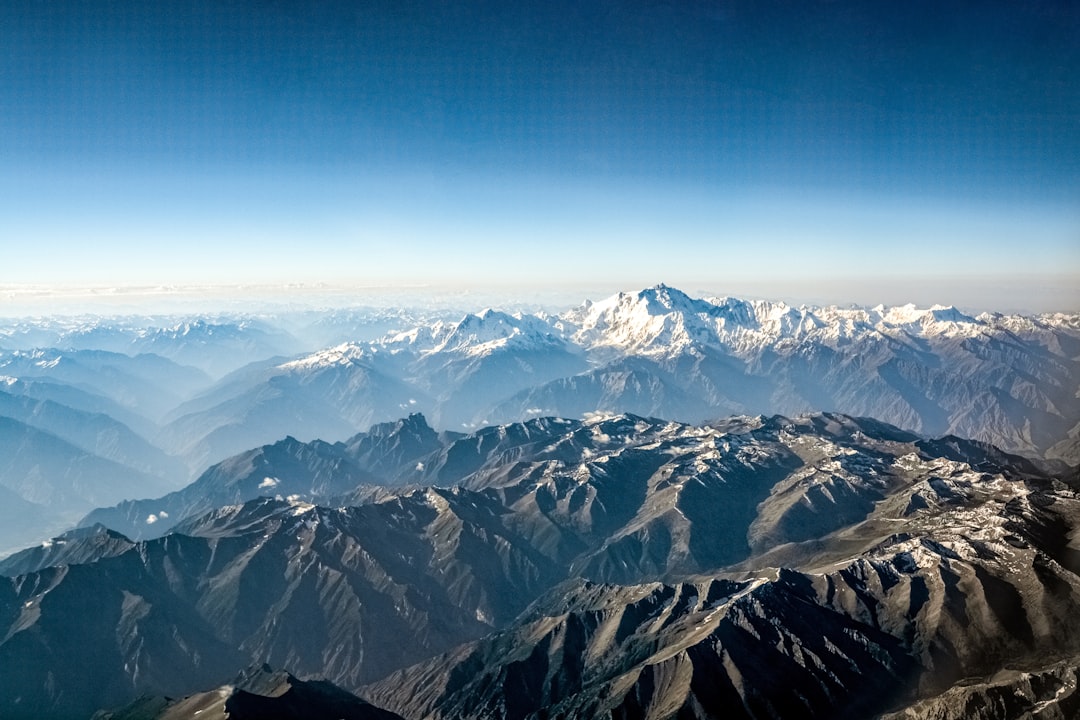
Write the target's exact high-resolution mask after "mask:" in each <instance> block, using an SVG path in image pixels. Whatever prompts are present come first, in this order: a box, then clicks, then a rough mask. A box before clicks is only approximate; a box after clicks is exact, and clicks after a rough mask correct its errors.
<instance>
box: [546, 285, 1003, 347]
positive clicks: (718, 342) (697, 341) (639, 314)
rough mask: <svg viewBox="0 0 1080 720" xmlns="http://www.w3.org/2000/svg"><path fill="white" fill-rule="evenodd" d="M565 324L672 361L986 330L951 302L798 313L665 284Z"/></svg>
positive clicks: (569, 316)
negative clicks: (695, 294)
mask: <svg viewBox="0 0 1080 720" xmlns="http://www.w3.org/2000/svg"><path fill="white" fill-rule="evenodd" d="M559 323H560V325H561V326H562V327H563V328H564V329H565V330H566V332H567V334H568V335H569V336H570V337H571V338H572V339H573V341H574V342H576V343H578V344H580V345H582V346H584V347H585V349H586V350H590V351H600V352H601V353H606V354H612V353H614V354H631V353H637V354H644V355H650V356H669V357H673V356H677V355H680V354H685V353H691V354H694V353H697V352H700V351H701V350H702V349H703V348H705V347H717V348H722V349H723V350H724V351H725V352H731V353H734V354H736V355H741V356H748V355H752V354H754V353H756V352H760V351H761V350H762V349H763V348H765V347H767V346H771V345H775V344H777V343H780V344H783V343H801V342H804V341H815V342H821V343H824V344H826V345H835V344H836V343H840V342H850V341H853V340H856V339H858V338H861V337H864V336H868V335H872V334H876V335H881V334H895V333H896V332H904V333H909V334H910V333H918V334H922V335H927V336H929V335H940V336H949V337H951V336H956V335H961V336H964V335H970V334H977V333H978V332H980V329H981V328H982V327H983V326H984V325H985V322H984V321H983V320H981V319H976V318H973V317H970V316H968V315H965V314H964V313H962V312H960V311H959V310H957V309H956V308H955V307H952V306H945V305H934V306H933V307H931V308H929V309H925V308H919V307H917V306H915V305H914V304H908V305H902V306H899V307H886V306H884V305H878V306H877V307H874V308H872V309H865V308H859V307H851V308H839V307H836V306H829V307H820V308H818V307H808V306H802V307H799V308H794V307H791V306H789V305H787V304H785V303H783V302H769V301H763V300H743V299H740V298H735V297H716V298H707V299H698V298H692V297H690V296H688V295H687V294H686V293H684V292H682V291H680V290H677V289H675V288H672V287H669V286H667V285H664V284H659V285H655V286H653V287H650V288H646V289H644V290H641V291H639V292H636V293H624V292H620V293H617V294H615V295H612V296H611V297H608V298H606V299H604V300H600V301H597V302H595V303H585V304H583V305H581V306H579V307H578V308H576V309H574V310H571V311H569V312H567V313H564V314H563V315H562V316H561V318H560V320H559Z"/></svg>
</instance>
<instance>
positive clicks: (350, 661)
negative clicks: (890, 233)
mask: <svg viewBox="0 0 1080 720" xmlns="http://www.w3.org/2000/svg"><path fill="white" fill-rule="evenodd" d="M425 428H426V426H421V423H420V422H419V419H418V418H411V419H410V421H407V422H403V423H401V424H400V425H399V426H390V427H385V428H382V429H381V430H380V432H379V433H376V434H375V436H367V437H360V438H358V439H357V442H355V443H354V444H353V445H352V450H351V451H350V450H348V448H347V447H346V446H344V445H342V446H327V445H325V444H323V445H322V446H319V447H322V448H323V449H325V448H326V447H331V448H335V452H342V453H345V452H352V453H353V455H352V456H351V458H352V460H353V461H354V462H356V463H357V464H358V465H359V463H360V458H363V463H364V466H365V467H366V468H374V467H376V466H381V467H383V468H384V470H383V472H385V473H386V475H385V477H395V478H397V479H398V480H404V479H405V478H406V477H407V478H408V479H409V481H410V482H416V483H421V485H420V486H417V485H408V486H403V487H401V488H400V489H398V490H386V491H384V494H381V495H376V496H372V497H368V498H367V499H365V500H364V501H363V503H364V504H360V505H342V504H340V503H338V504H336V506H330V507H319V506H315V505H310V504H306V503H303V502H300V501H299V500H297V499H293V500H292V501H289V500H288V499H282V500H274V499H271V498H262V499H254V500H249V501H248V502H246V503H243V504H240V505H228V506H225V507H220V508H218V509H214V510H211V511H210V512H207V513H205V514H202V515H199V516H197V517H192V518H189V519H187V520H185V521H183V522H182V523H181V524H180V525H178V526H176V527H174V528H173V532H172V533H171V534H168V535H166V536H164V537H161V538H155V539H148V540H143V541H139V542H130V541H126V540H123V539H120V538H117V537H116V536H113V535H109V534H108V533H107V532H106V531H104V530H102V529H99V530H98V531H94V532H91V531H87V532H86V533H85V534H84V535H82V536H80V537H68V538H65V539H64V540H65V542H64V543H63V546H64V549H63V550H62V554H60V552H61V551H56V550H53V551H52V552H53V553H56V554H50V553H49V552H48V551H49V550H51V548H41V549H38V550H33V551H30V552H29V553H26V554H23V555H20V556H16V557H13V558H12V559H11V561H10V562H9V564H7V565H6V566H5V571H7V572H11V573H14V575H13V576H11V577H9V578H5V579H0V638H3V640H0V678H2V680H0V689H2V690H3V692H0V697H3V698H6V700H4V702H6V703H7V704H6V705H5V706H4V707H2V708H0V713H3V714H5V716H8V715H13V714H17V712H19V711H21V710H20V709H21V708H25V707H35V708H39V709H43V710H44V711H45V712H47V713H48V714H49V715H50V716H52V717H77V716H82V717H85V716H86V715H87V714H89V713H90V712H92V711H93V710H95V709H99V708H106V707H116V706H120V705H122V704H123V703H125V702H130V701H131V700H133V699H134V698H135V697H137V696H139V695H144V694H156V695H167V696H170V697H178V696H181V695H187V694H191V693H194V692H199V691H203V690H205V688H207V687H214V686H215V685H219V684H222V683H227V682H228V680H229V678H231V677H233V676H234V675H235V673H236V672H237V669H238V668H242V667H246V666H248V665H250V664H251V663H253V662H254V663H262V662H269V663H270V664H271V665H274V666H277V667H288V668H290V671H292V672H294V673H296V674H297V675H298V676H299V677H306V676H316V677H325V678H326V679H328V680H330V681H331V682H334V683H336V684H338V685H340V686H341V687H343V688H344V689H346V690H348V691H350V692H353V691H357V692H359V694H361V695H362V696H364V697H367V698H368V699H370V700H371V701H372V702H373V703H375V704H376V705H377V706H379V707H385V708H387V709H388V710H391V711H393V712H396V713H398V714H400V715H401V716H402V717H407V718H420V717H447V718H449V717H500V718H502V717H506V718H509V717H550V716H554V715H561V716H564V717H657V718H659V717H672V716H674V715H676V714H680V716H686V717H715V716H717V714H718V713H719V712H720V709H721V708H726V710H725V712H728V711H731V712H735V711H736V710H737V709H738V708H742V712H743V713H744V715H745V716H747V717H794V716H799V717H835V716H836V715H837V713H838V712H840V711H841V709H845V710H844V711H845V712H849V713H851V714H852V715H851V716H853V717H870V716H871V715H872V714H873V713H877V712H885V711H893V710H901V709H902V708H903V707H905V706H906V705H907V704H910V703H913V702H918V701H922V700H924V699H926V698H931V697H933V696H935V695H936V694H938V693H940V692H942V691H945V690H948V689H949V688H950V687H951V686H953V685H954V684H955V683H956V682H958V681H960V680H961V679H964V678H971V677H986V678H989V677H990V676H992V675H994V674H995V673H997V672H998V671H1000V670H1005V669H1015V670H1016V671H1018V672H1019V671H1024V670H1025V669H1026V668H1025V666H1032V665H1034V664H1037V663H1046V662H1049V661H1050V660H1054V661H1055V662H1056V661H1057V660H1061V659H1067V658H1069V657H1075V656H1077V655H1080V635H1078V634H1077V632H1076V630H1075V628H1074V627H1073V624H1072V623H1071V621H1070V620H1069V618H1070V617H1072V616H1073V615H1074V614H1075V612H1076V611H1077V610H1078V609H1080V608H1078V607H1077V602H1078V600H1080V578H1078V577H1077V575H1076V573H1077V571H1080V563H1078V561H1077V558H1078V557H1080V555H1078V554H1077V550H1076V549H1074V548H1073V547H1072V546H1071V542H1072V541H1071V539H1070V538H1071V534H1072V533H1073V532H1074V531H1075V529H1076V528H1077V522H1078V521H1080V501H1078V499H1077V497H1076V495H1075V492H1074V490H1073V489H1072V488H1071V487H1070V486H1068V485H1066V484H1064V483H1062V482H1061V481H1059V480H1055V479H1053V478H1051V477H1048V476H1046V475H1045V474H1044V473H1043V472H1042V471H1040V470H1039V469H1038V468H1037V467H1036V466H1034V465H1032V464H1031V463H1029V462H1027V461H1024V460H1022V459H1020V458H1017V457H1014V456H1010V455H1006V454H1003V453H1001V452H999V451H997V450H995V449H993V448H992V447H989V446H985V445H981V444H978V443H973V442H970V441H965V440H961V439H958V438H944V439H941V440H926V439H923V438H921V437H919V436H917V435H914V434H911V433H908V432H905V431H901V430H898V429H897V428H895V427H891V426H888V425H884V424H882V423H878V422H876V421H872V420H865V419H853V418H850V417H846V416H841V415H833V414H818V415H811V416H806V417H802V418H796V419H788V418H784V417H780V416H777V417H773V418H766V419H762V418H734V419H732V420H728V421H724V422H718V423H715V424H713V425H708V426H695V425H686V424H680V423H674V422H667V421H659V420H648V419H645V418H640V417H635V416H628V415H621V416H615V417H610V418H604V419H594V420H590V421H585V422H582V421H574V420H559V419H550V418H548V419H537V420H533V421H529V422H526V423H518V424H512V425H507V426H499V427H491V428H485V429H483V430H481V431H478V432H475V433H472V434H469V435H449V436H443V437H441V438H440V437H439V436H437V435H435V433H434V432H433V431H431V430H430V428H426V430H425ZM406 429H407V430H406ZM406 438H412V439H411V440H409V441H408V442H406ZM410 442H415V443H416V444H415V445H411V446H410V445H409V443H410ZM304 447H307V448H309V449H312V448H313V447H314V446H313V445H309V446H304ZM360 448H363V451H362V452H361V451H360ZM302 449H303V448H302V447H301V446H300V445H299V444H297V446H296V447H295V448H294V450H302ZM416 452H424V454H423V455H421V456H420V457H422V458H423V459H421V460H415V458H416V457H417V455H415V454H414V453H416ZM301 454H302V453H301ZM317 454H318V453H317V452H316V453H315V456H317ZM286 455H287V456H288V457H290V458H293V457H296V456H295V455H294V454H292V452H290V453H286ZM253 457H254V456H253ZM267 457H269V456H267ZM250 459H251V458H249V460H250ZM406 468H409V470H408V472H406ZM262 472H263V469H262V468H260V469H259V470H258V471H256V472H255V473H254V475H253V474H252V473H250V472H249V473H246V474H245V473H239V474H238V477H258V475H259V474H261V473H262ZM395 472H396V473H399V474H395ZM283 474H284V473H282V475H283ZM423 483H426V484H423ZM432 483H434V485H432ZM226 484H227V481H226ZM339 489H340V488H339V487H335V488H334V489H333V490H334V492H337V491H338V490H339ZM332 505H333V504H332ZM91 546H92V547H91ZM88 548H90V549H89V551H88ZM93 548H100V550H96V551H95V550H94V549H93ZM777 668H780V669H781V670H782V672H779V673H778V672H777V671H776V670H777ZM1040 697H1041V696H1040ZM732 708H734V709H736V710H732Z"/></svg>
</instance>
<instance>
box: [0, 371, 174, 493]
mask: <svg viewBox="0 0 1080 720" xmlns="http://www.w3.org/2000/svg"><path fill="white" fill-rule="evenodd" d="M8 386H9V385H5V384H0V416H3V417H8V418H11V419H13V420H18V421H20V422H22V423H24V424H26V425H29V426H31V427H34V428H37V429H38V430H42V431H44V432H47V433H50V434H52V435H55V436H57V437H59V438H61V439H63V440H65V441H67V442H69V443H71V444H72V445H74V446H75V447H77V448H80V449H82V450H85V451H87V452H89V453H92V454H94V455H97V456H100V457H102V458H105V459H107V460H112V461H114V462H116V463H119V464H121V465H126V466H127V467H130V468H132V469H135V470H138V471H140V472H144V473H146V474H148V475H153V476H155V477H158V478H161V479H162V480H163V481H165V482H166V483H179V482H182V481H183V480H185V479H186V472H185V470H184V468H183V465H182V463H180V462H179V461H178V460H177V459H175V458H172V457H169V456H168V455H166V454H165V453H164V452H162V451H161V450H159V449H158V448H157V447H155V446H154V445H152V444H150V442H149V441H148V440H146V439H145V438H143V437H142V436H140V435H138V434H136V433H135V432H134V431H132V430H131V429H130V428H129V427H128V426H127V425H124V424H123V423H122V422H120V421H118V420H114V419H113V418H112V417H110V416H108V415H105V414H104V413H89V412H85V411H82V410H76V409H74V408H71V407H68V406H66V405H62V404H60V403H57V402H54V401H52V400H37V399H35V398H33V397H30V396H28V395H12V394H9V393H7V392H5V391H4V390H5V389H6V387H8ZM57 394H59V393H57Z"/></svg>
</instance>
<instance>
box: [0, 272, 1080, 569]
mask: <svg viewBox="0 0 1080 720" xmlns="http://www.w3.org/2000/svg"><path fill="white" fill-rule="evenodd" d="M342 339H348V342H345V343H344V344H341V343H340V341H341V340H342ZM332 342H338V343H339V344H337V345H330V343H332ZM0 346H2V347H0V556H2V555H5V554H9V553H11V552H14V551H15V550H18V549H19V548H21V547H25V546H26V545H28V544H32V543H38V542H42V541H44V540H46V539H48V538H50V537H52V536H53V535H55V534H57V533H60V532H63V531H64V530H66V529H68V528H70V527H72V526H73V525H74V524H75V523H76V522H78V520H79V519H80V518H82V517H83V516H85V515H86V514H87V513H88V512H90V511H91V510H93V509H94V508H99V507H108V506H113V505H115V504H117V503H119V502H121V501H128V500H132V499H135V498H153V497H161V496H164V495H166V494H167V493H169V492H170V491H179V490H181V489H182V488H184V487H185V485H187V484H188V483H190V482H191V481H192V480H195V479H197V478H199V477H200V476H202V475H203V474H204V473H206V472H207V469H208V468H211V467H214V466H219V467H220V465H219V463H223V462H225V461H229V460H230V458H235V457H236V456H238V455H240V454H243V453H247V452H249V451H251V450H252V449H253V448H261V447H262V446H265V445H270V444H273V443H277V442H278V441H280V440H282V438H286V437H292V438H295V439H296V440H298V441H300V442H301V443H308V442H310V441H312V440H315V439H321V440H324V441H326V443H327V444H328V446H327V447H325V448H322V449H320V450H317V451H313V452H319V453H322V454H323V456H324V457H325V458H326V462H327V464H326V466H325V468H324V469H323V471H322V472H321V474H320V477H321V478H322V479H321V480H319V481H318V482H320V483H323V485H325V486H326V487H327V488H328V487H329V486H330V485H332V484H333V483H335V482H339V481H337V480H334V479H332V478H335V477H337V476H338V475H339V474H340V473H339V472H338V470H336V469H335V468H334V467H333V465H334V463H335V462H337V461H336V460H334V459H333V456H334V453H335V452H336V451H335V450H334V448H333V447H331V446H334V445H335V443H338V442H345V441H346V440H347V439H348V438H351V437H353V436H355V435H356V434H357V433H358V432H365V431H368V430H369V429H370V428H371V427H372V426H373V425H378V424H381V423H385V422H394V421H397V420H398V419H399V418H401V417H402V416H403V415H406V414H408V413H410V412H422V413H423V414H424V415H425V417H426V418H427V420H428V421H429V422H430V423H431V425H432V426H433V427H434V428H436V429H437V430H438V431H440V432H472V431H474V430H476V429H478V428H481V427H485V426H491V425H505V424H509V423H514V422H520V421H522V420H525V419H529V418H536V417H566V418H576V419H581V418H586V417H592V416H593V415H594V414H597V413H599V414H602V415H608V414H615V413H623V412H629V413H634V414H637V415H641V416H643V417H662V418H665V419H669V420H676V421H680V422H689V423H702V422H710V421H714V420H716V419H717V418H721V417H725V416H728V415H731V414H745V415H766V416H769V415H773V414H777V413H779V414H783V415H786V416H794V415H798V414H801V413H805V412H814V411H829V412H842V413H845V414H849V415H854V416H860V417H875V418H877V419H879V420H882V421H885V422H889V423H891V424H894V425H896V426H898V427H902V428H904V429H906V430H911V431H913V432H918V433H921V434H923V435H927V436H942V435H946V434H955V435H958V436H961V437H967V438H972V439H976V440H980V441H983V442H988V443H991V444H993V445H995V446H997V447H999V448H1001V449H1003V450H1005V451H1008V452H1015V453H1019V454H1023V455H1026V456H1029V457H1037V458H1042V459H1046V460H1058V461H1062V462H1064V463H1066V464H1068V465H1071V466H1073V467H1075V466H1076V465H1078V464H1080V394H1078V393H1080V316H1077V315H1076V314H1065V313H1054V314H1043V315H1038V316H1020V315H1001V314H995V313H984V314H981V315H978V316H972V315H968V314H964V313H963V312H960V311H958V310H956V309H955V308H950V307H940V306H934V307H931V308H929V309H918V308H915V307H913V306H902V307H891V308H886V307H876V308H837V307H805V306H804V307H798V308H796V307H791V306H788V305H785V304H784V303H781V302H767V301H746V300H739V299H736V298H712V299H699V298H693V297H690V296H688V295H686V294H684V293H682V292H680V291H679V290H676V289H674V288H671V287H667V286H664V285H658V286H656V287H651V288H647V289H645V290H642V291H640V292H636V293H620V294H617V295H613V296H611V297H609V298H607V299H605V300H601V301H599V302H596V303H591V302H586V303H585V304H583V305H581V306H579V307H577V308H574V309H571V310H568V311H566V312H563V313H561V314H558V315H551V314H545V313H532V314H530V313H525V312H513V313H511V312H504V311H499V310H491V309H488V310H484V311H481V312H478V313H475V314H472V313H460V312H459V313H455V314H453V315H452V316H451V315H450V314H449V313H448V311H446V310H445V309H444V310H435V309H431V308H428V309H426V310H406V309H397V310H394V311H376V310H374V309H368V310H363V309H357V310H350V311H342V312H330V311H326V312H315V311H311V312H306V311H305V312H296V313H285V314H276V315H275V314H273V313H268V314H263V315H260V316H244V315H235V316H202V317H200V316H196V317H158V318H153V317H151V318H134V317H119V318H102V317H86V318H66V319H65V318H32V319H26V320H23V321H18V322H13V323H10V324H2V323H0ZM257 452H259V451H256V453H257ZM265 452H270V451H265ZM274 452H278V453H282V452H284V453H287V452H289V450H288V448H285V447H282V448H279V449H278V450H277V451H274ZM249 460H250V461H251V462H252V463H253V464H254V465H253V466H256V465H258V463H259V462H260V461H259V459H258V458H257V457H254V456H252V457H250V458H249ZM279 461H280V459H276V460H274V462H279ZM342 462H343V463H344V462H345V461H344V460H343V461H342ZM346 464H347V463H346ZM342 472H343V473H345V474H346V475H347V474H348V470H343V471H342ZM276 480H288V478H287V477H283V478H277V477H276V476H274V475H272V474H271V473H267V474H264V475H263V476H262V477H259V478H258V479H257V481H258V482H259V483H261V482H264V481H266V482H270V483H272V482H275V481H276ZM354 481H359V479H358V478H355V477H347V478H345V479H343V480H341V481H340V483H341V484H343V485H345V486H348V487H350V488H351V487H352V485H351V484H352V483H353V482H354ZM375 481H376V482H375V483H374V484H378V478H377V477H376V478H375ZM207 482H213V480H212V479H207ZM265 489H266V488H264V490H265ZM311 489H313V488H307V489H302V490H303V491H307V490H311ZM284 490H285V489H284V488H283V489H282V491H281V493H280V494H281V495H282V497H288V496H289V495H290V494H302V492H301V490H297V491H293V492H285V491H284ZM222 492H225V490H222ZM181 495H182V493H181ZM238 498H239V496H237V498H236V499H234V500H233V501H234V502H235V501H238ZM173 499H174V500H176V501H177V502H178V503H180V505H183V504H184V502H185V501H184V500H183V498H182V497H179V496H178V497H175V498H173ZM132 507H133V506H124V508H123V509H121V510H120V511H119V512H121V513H126V512H128V511H129V510H131V511H132V512H134V510H132ZM142 510H143V508H141V507H139V508H138V511H139V512H140V513H142ZM151 516H152V517H153V518H154V519H155V521H157V522H158V523H159V524H158V525H157V528H158V529H159V530H158V532H160V531H161V529H163V528H167V527H168V526H170V525H171V524H172V523H174V522H175V521H176V520H178V519H179V518H178V517H177V515H176V511H175V508H172V507H160V508H157V509H154V510H147V511H146V512H145V513H144V514H142V515H141V517H135V516H134V515H132V516H131V517H130V518H129V524H128V526H125V527H124V532H125V533H127V532H132V533H135V534H136V535H138V536H140V537H141V536H145V535H146V533H147V531H153V528H145V527H143V528H141V529H139V530H135V529H134V528H135V527H136V526H137V525H140V524H145V523H146V520H147V519H148V518H150V517H151ZM110 522H114V521H110Z"/></svg>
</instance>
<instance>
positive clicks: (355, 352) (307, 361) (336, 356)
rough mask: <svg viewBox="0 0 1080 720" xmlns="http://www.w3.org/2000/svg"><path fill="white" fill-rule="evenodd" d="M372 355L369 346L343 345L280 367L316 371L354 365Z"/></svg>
mask: <svg viewBox="0 0 1080 720" xmlns="http://www.w3.org/2000/svg"><path fill="white" fill-rule="evenodd" d="M370 353H371V350H370V349H369V348H368V347H367V346H364V345H358V344H356V343H343V344H341V345H337V346H335V347H332V348H327V349H325V350H320V351H318V352H316V353H312V354H311V355H307V356H305V357H302V358H300V359H299V360H293V361H291V362H287V363H282V364H281V365H278V367H279V368H280V369H282V370H315V369H318V368H324V367H330V366H332V365H353V364H355V363H356V362H358V361H360V360H363V359H365V358H367V357H368V356H369V355H370Z"/></svg>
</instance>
